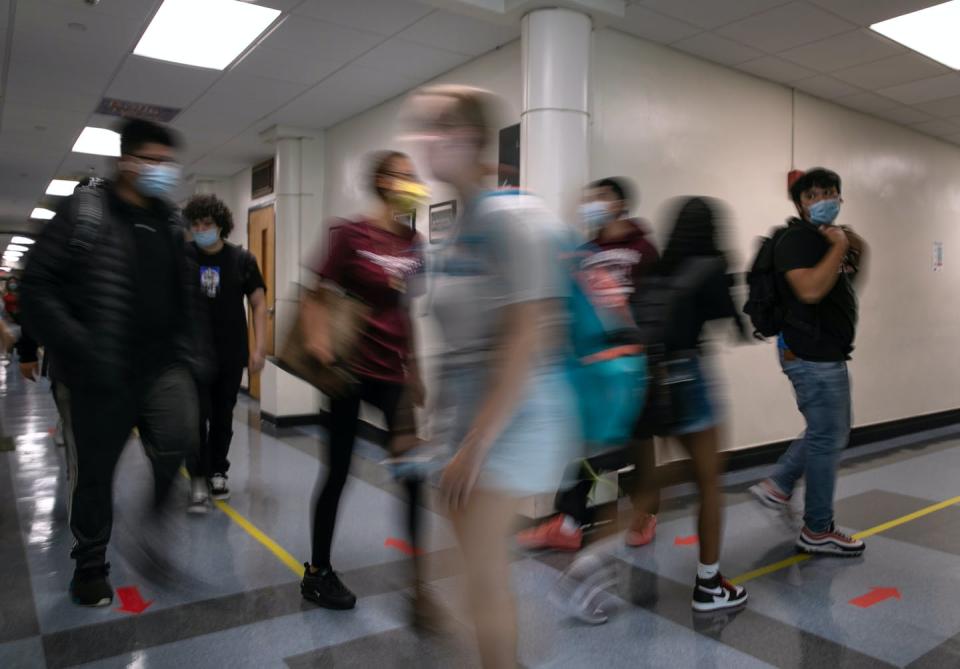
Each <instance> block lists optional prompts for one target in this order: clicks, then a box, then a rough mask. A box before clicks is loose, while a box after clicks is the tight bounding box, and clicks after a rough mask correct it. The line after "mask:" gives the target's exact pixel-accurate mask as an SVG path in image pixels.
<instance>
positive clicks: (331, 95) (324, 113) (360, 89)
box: [269, 64, 420, 129]
mask: <svg viewBox="0 0 960 669" xmlns="http://www.w3.org/2000/svg"><path fill="white" fill-rule="evenodd" d="M419 84H420V82H419V81H417V80H415V79H406V78H405V77H402V76H397V75H395V74H392V73H389V72H385V71H382V70H370V69H366V68H363V67H360V66H358V65H355V64H351V65H349V66H348V67H345V68H344V69H343V70H340V71H339V72H337V73H336V74H334V75H333V76H331V77H329V78H328V79H326V80H324V81H323V82H321V83H320V84H318V85H317V86H315V87H314V88H312V89H311V90H310V91H308V92H307V93H305V94H303V95H302V96H300V97H299V98H297V99H296V100H294V101H293V102H291V103H290V104H288V105H286V106H285V107H283V108H282V109H279V110H277V112H276V113H274V114H272V115H271V117H270V119H269V122H270V123H283V124H288V125H296V126H301V127H305V128H317V129H322V128H327V127H330V126H331V125H334V124H336V123H339V122H340V121H342V120H344V119H346V118H349V117H350V116H354V115H355V114H358V113H360V112H362V111H365V110H367V109H369V108H371V107H373V106H375V105H377V104H379V103H381V102H384V101H385V100H388V99H390V98H392V97H395V96H397V95H400V94H401V93H404V92H406V91H408V90H411V89H412V88H415V87H416V86H417V85H419Z"/></svg>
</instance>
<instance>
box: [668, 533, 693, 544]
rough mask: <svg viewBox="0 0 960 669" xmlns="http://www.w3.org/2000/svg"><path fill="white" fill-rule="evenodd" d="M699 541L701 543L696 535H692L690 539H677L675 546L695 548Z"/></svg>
mask: <svg viewBox="0 0 960 669" xmlns="http://www.w3.org/2000/svg"><path fill="white" fill-rule="evenodd" d="M698 541H700V538H699V537H697V535H696V534H692V535H690V536H689V537H677V538H676V539H674V540H673V545H674V546H693V545H694V544H696V543H697V542H698Z"/></svg>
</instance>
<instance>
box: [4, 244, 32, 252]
mask: <svg viewBox="0 0 960 669" xmlns="http://www.w3.org/2000/svg"><path fill="white" fill-rule="evenodd" d="M7 250H8V251H20V252H21V253H26V252H27V251H29V250H30V247H29V246H23V245H22V244H7Z"/></svg>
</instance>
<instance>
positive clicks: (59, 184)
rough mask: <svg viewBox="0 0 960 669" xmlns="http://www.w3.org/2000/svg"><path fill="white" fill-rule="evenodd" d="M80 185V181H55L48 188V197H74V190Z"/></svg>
mask: <svg viewBox="0 0 960 669" xmlns="http://www.w3.org/2000/svg"><path fill="white" fill-rule="evenodd" d="M79 183H80V182H79V181H69V180H67V179H54V180H53V181H51V182H50V185H49V186H47V195H61V196H63V195H73V189H74V188H76V187H77V184H79Z"/></svg>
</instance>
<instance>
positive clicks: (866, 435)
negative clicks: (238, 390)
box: [260, 409, 960, 486]
mask: <svg viewBox="0 0 960 669" xmlns="http://www.w3.org/2000/svg"><path fill="white" fill-rule="evenodd" d="M260 417H261V418H262V419H263V420H265V421H267V422H269V423H272V424H273V425H274V427H276V428H287V427H300V426H304V425H321V426H326V425H327V424H328V422H329V418H330V414H329V413H328V412H326V411H319V412H317V413H314V414H304V415H294V416H274V415H272V414H270V413H267V412H266V411H261V412H260ZM956 424H960V409H950V410H948V411H940V412H937V413H931V414H925V415H922V416H910V417H908V418H899V419H897V420H891V421H885V422H883V423H873V424H871V425H861V426H860V427H855V428H853V430H851V431H850V440H849V442H848V444H847V448H851V447H854V446H864V445H866V444H873V443H876V442H879V441H886V440H888V439H896V438H897V437H903V436H906V435H909V434H916V433H918V432H925V431H927V430H935V429H937V428H941V427H946V426H948V425H956ZM357 434H358V436H360V437H361V438H362V439H366V440H367V441H370V442H372V443H375V444H379V445H384V444H386V443H387V438H388V434H387V431H386V430H383V429H381V428H379V427H376V426H374V425H371V424H370V423H367V422H366V421H362V420H361V421H360V425H359V428H358V432H357ZM791 443H792V440H786V441H776V442H771V443H768V444H758V445H756V446H750V447H747V448H741V449H737V450H735V451H727V452H726V453H724V456H725V457H726V466H725V468H724V469H725V471H737V470H740V469H750V468H751V467H758V466H760V465H768V464H772V463H774V462H776V461H777V460H778V459H779V458H780V456H781V455H783V453H784V452H785V451H786V450H787V448H789V447H790V444H791ZM627 476H629V475H627ZM656 478H657V481H658V482H659V484H660V485H661V486H668V485H676V484H678V483H686V482H689V481H691V480H693V476H692V471H691V469H690V463H689V461H686V460H681V461H677V462H668V463H667V464H664V465H659V466H658V467H657V476H656Z"/></svg>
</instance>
